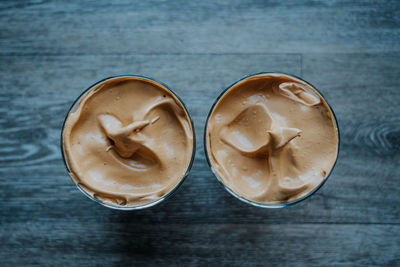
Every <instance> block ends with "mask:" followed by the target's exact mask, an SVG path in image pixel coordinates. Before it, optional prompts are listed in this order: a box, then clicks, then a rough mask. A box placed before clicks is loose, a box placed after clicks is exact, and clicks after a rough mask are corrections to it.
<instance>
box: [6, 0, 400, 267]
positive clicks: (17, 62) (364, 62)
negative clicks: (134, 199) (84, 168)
mask: <svg viewBox="0 0 400 267" xmlns="http://www.w3.org/2000/svg"><path fill="white" fill-rule="evenodd" d="M399 11H400V3H399V2H398V1H376V2H374V1H356V2H348V1H322V2H314V1H284V2H282V3H281V1H230V2H226V3H224V2H220V1H218V2H217V1H196V2H189V1H176V2H175V1H165V2H154V1H141V2H137V3H132V2H131V1H122V0H119V1H113V3H112V4H110V3H106V2H103V1H94V2H87V3H80V1H68V3H66V2H65V1H59V2H57V1H54V2H49V1H18V2H14V1H2V2H0V78H1V79H0V200H1V201H2V205H1V206H0V265H6V266H9V265H15V266H21V265H71V264H78V265H110V264H111V265H139V264H140V265H143V264H149V265H170V264H172V265H229V266H231V265H237V266H243V265H285V266H293V265H295V266H299V265H304V266H310V265H314V266H327V265H344V266H354V265H363V266H365V265H389V266H396V265H400V190H399V189H400V185H399V183H400V168H399V165H400V109H399V108H398V106H399V104H400V90H399V87H400V82H399V77H400V44H399V43H400V15H399V14H400V13H399ZM259 71H282V72H288V73H292V74H295V75H299V76H302V77H303V78H304V79H306V80H308V81H309V82H311V83H312V84H314V85H315V86H316V87H317V88H319V89H320V91H321V92H322V93H323V94H324V96H326V98H327V99H328V101H329V103H330V104H331V106H332V107H333V109H334V110H335V113H336V115H337V118H338V122H339V127H340V130H341V148H340V158H339V161H338V164H337V166H336V168H335V170H334V173H333V174H332V176H331V177H330V178H329V181H328V182H327V183H326V184H325V185H324V186H323V188H322V189H321V190H320V191H318V192H317V193H316V194H315V195H314V196H313V197H311V198H310V199H308V200H306V201H304V202H302V203H300V204H297V205H295V206H292V207H289V208H285V209H279V210H265V209H260V208H255V207H250V206H248V205H246V204H244V203H242V202H240V201H238V200H236V199H234V198H233V197H232V196H230V195H229V194H228V193H227V192H225V191H224V189H223V188H222V187H221V186H220V185H219V184H218V183H217V181H216V179H215V178H214V177H213V175H212V173H211V171H210V170H209V168H208V166H207V164H206V161H205V158H204V152H203V143H202V135H203V127H204V122H205V119H206V115H207V113H208V110H209V108H210V107H211V105H212V103H213V101H214V99H215V97H216V96H218V95H219V94H220V92H221V90H222V89H223V88H225V87H226V86H227V85H229V84H230V83H232V82H233V81H235V80H237V79H239V78H241V77H242V76H244V75H246V74H249V73H254V72H259ZM117 74H143V75H148V76H151V77H154V78H156V79H158V80H161V81H163V82H165V83H166V84H168V85H169V86H170V87H171V88H172V89H174V91H175V92H177V93H178V94H179V95H180V96H181V97H182V99H183V100H184V102H185V103H186V105H187V106H188V109H189V111H190V113H191V115H192V117H193V120H194V123H195V126H196V132H197V154H196V160H195V163H194V166H193V169H192V171H191V173H190V175H189V177H188V179H187V180H186V181H185V183H184V184H183V186H182V187H181V188H180V189H179V190H178V192H177V193H176V194H174V196H172V197H171V198H170V199H168V200H167V201H166V202H164V203H162V204H160V205H158V206H156V207H154V208H151V209H148V210H142V211H138V212H121V211H114V210H109V209H106V208H104V207H101V206H100V205H98V204H96V203H94V202H91V201H90V200H89V199H87V198H86V197H84V196H83V195H82V194H81V193H80V192H79V191H78V190H77V189H76V188H75V186H74V185H73V183H72V182H71V181H70V179H69V177H68V175H67V173H66V170H65V168H64V165H63V162H62V159H61V154H60V145H59V142H60V134H61V126H62V122H63V120H64V117H65V115H66V113H67V111H68V108H69V107H70V105H71V104H72V102H73V100H74V99H75V98H76V97H77V96H78V95H79V94H80V93H81V91H82V90H83V89H85V88H87V87H88V86H90V85H91V84H92V83H94V82H96V81H98V80H100V79H102V78H104V77H108V76H112V75H117Z"/></svg>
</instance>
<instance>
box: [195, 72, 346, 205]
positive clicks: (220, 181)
mask: <svg viewBox="0 0 400 267" xmlns="http://www.w3.org/2000/svg"><path fill="white" fill-rule="evenodd" d="M262 74H278V75H279V74H281V75H284V76H289V77H293V78H296V79H299V80H301V81H303V82H305V83H306V84H308V85H309V86H310V87H311V88H313V89H314V90H315V91H316V93H318V94H319V96H320V97H321V98H323V99H324V100H325V102H326V104H327V106H328V108H329V110H330V112H331V113H332V116H333V118H334V120H333V121H334V123H335V127H336V131H337V136H338V144H337V154H336V159H335V162H334V164H333V166H332V169H331V171H330V172H329V173H328V175H327V176H326V178H325V179H324V180H323V181H322V182H321V183H320V184H319V185H318V186H317V187H316V188H314V189H313V190H312V191H311V192H309V193H308V194H306V195H304V196H302V197H301V198H299V199H296V200H293V201H290V202H283V203H277V204H263V203H258V202H254V201H251V200H248V199H246V198H243V197H241V196H239V195H237V194H236V193H235V192H233V191H232V190H231V189H230V188H229V187H228V186H226V185H225V184H224V183H223V182H222V180H221V179H220V178H219V177H218V174H217V172H216V171H215V170H214V168H213V166H212V163H211V161H210V158H209V156H208V150H207V125H208V121H209V119H210V116H211V114H212V112H213V111H214V108H215V105H216V104H217V103H218V101H219V100H220V99H221V97H222V96H224V95H225V94H226V93H227V92H228V91H229V90H230V89H231V88H232V87H233V86H234V85H236V84H237V83H239V82H241V81H243V80H245V79H247V78H251V77H253V76H257V75H262ZM203 146H204V153H205V157H206V160H207V163H208V166H209V167H210V169H211V171H212V172H213V174H214V176H215V177H216V178H217V180H218V182H219V183H220V184H221V185H222V186H223V187H224V188H225V190H226V191H228V192H229V193H230V194H231V195H233V196H234V197H235V198H237V199H239V200H241V201H243V202H245V203H247V204H250V205H253V206H256V207H261V208H283V207H287V206H291V205H294V204H296V203H299V202H301V201H303V200H305V199H307V198H309V197H311V196H312V195H313V194H314V193H315V192H317V191H318V190H319V189H320V188H321V187H322V186H323V185H324V184H325V182H326V181H327V180H328V178H329V177H330V175H331V173H332V171H333V169H334V167H335V165H336V162H337V159H338V157H339V147H340V132H339V127H338V123H337V119H336V115H335V113H334V112H333V110H332V108H331V106H330V105H329V103H328V101H327V100H326V98H325V97H324V96H323V95H322V93H321V92H320V91H319V90H318V89H317V88H315V87H314V86H313V85H312V84H310V83H309V82H307V81H305V80H303V79H302V78H299V77H297V76H295V75H292V74H288V73H283V72H259V73H254V74H249V75H246V76H244V77H243V78H241V79H240V80H237V81H236V82H234V83H232V84H231V85H229V86H228V87H227V88H226V89H225V90H223V91H222V93H221V94H220V95H219V96H218V97H217V99H216V100H215V102H214V104H213V105H212V106H211V109H210V112H209V113H208V116H207V120H206V125H205V126H204V134H203Z"/></svg>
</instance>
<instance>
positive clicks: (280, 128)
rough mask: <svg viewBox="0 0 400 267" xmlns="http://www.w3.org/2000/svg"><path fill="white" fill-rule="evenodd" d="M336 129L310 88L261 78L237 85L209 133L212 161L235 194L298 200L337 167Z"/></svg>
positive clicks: (291, 80)
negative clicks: (335, 164)
mask: <svg viewBox="0 0 400 267" xmlns="http://www.w3.org/2000/svg"><path fill="white" fill-rule="evenodd" d="M338 141H339V140H338V130H337V126H336V122H335V119H334V117H333V114H332V112H331V110H330V108H329V107H328V105H327V103H326V102H325V100H324V99H323V98H322V97H321V95H320V94H319V93H318V92H317V91H316V90H315V89H313V88H312V87H311V86H310V85H308V84H307V83H305V82H304V81H302V80H299V79H297V78H295V77H292V76H289V75H284V74H259V75H255V76H250V77H248V78H245V79H243V80H241V81H239V82H238V83H236V84H235V85H233V86H232V87H231V88H230V89H228V91H227V92H225V94H224V95H223V96H222V97H221V98H220V99H219V101H218V102H217V104H216V105H215V107H214V109H213V111H212V113H211V115H210V117H209V120H208V123H207V129H206V143H207V144H206V145H207V153H208V157H209V160H210V162H211V165H212V168H213V169H214V171H215V172H216V174H217V176H218V178H219V179H220V180H221V181H222V182H223V183H224V184H225V185H226V186H227V187H228V188H229V189H230V190H231V191H233V192H234V193H236V194H237V195H239V196H240V197H242V198H245V199H247V200H250V201H253V202H257V203H262V204H280V203H287V202H292V201H295V200H297V199H299V198H301V197H303V196H305V195H306V194H308V193H310V192H311V191H313V189H315V188H316V187H317V186H318V185H320V184H321V183H322V182H323V181H324V179H325V178H326V177H327V175H328V174H329V173H330V171H331V169H332V168H333V166H334V163H335V161H336V157H337V153H338Z"/></svg>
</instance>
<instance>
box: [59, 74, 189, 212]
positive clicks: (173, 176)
mask: <svg viewBox="0 0 400 267" xmlns="http://www.w3.org/2000/svg"><path fill="white" fill-rule="evenodd" d="M193 144H194V140H193V130H192V124H191V122H190V119H189V116H188V114H187V113H186V111H185V109H184V107H183V105H182V104H181V102H180V101H179V100H178V99H177V97H175V96H174V95H173V94H172V93H171V92H170V91H169V90H168V89H167V88H165V87H164V86H162V85H161V84H159V83H156V82H154V81H153V80H150V79H147V78H142V77H133V76H123V77H116V78H111V79H108V80H105V81H103V82H101V83H99V84H97V85H96V86H94V87H93V88H91V89H90V90H89V91H87V92H86V93H85V94H84V95H83V96H82V97H81V98H80V100H79V101H78V103H77V104H76V105H75V107H74V108H73V109H72V110H71V112H70V114H69V115H68V117H67V120H66V122H65V126H64V131H63V152H64V156H65V161H66V163H67V166H68V169H69V171H70V175H71V177H72V179H73V180H74V181H75V183H77V184H78V185H79V186H80V187H81V188H82V189H83V190H85V191H86V192H87V193H89V194H90V195H91V196H93V197H94V198H96V199H98V200H100V201H102V202H103V203H106V204H111V205H114V206H125V207H128V206H139V205H144V204H148V203H151V202H154V201H156V200H159V199H160V198H162V197H163V196H165V195H166V194H168V193H169V192H170V191H171V190H173V189H174V188H175V187H176V186H177V185H178V184H179V183H180V181H181V180H182V178H183V177H184V175H185V173H186V171H187V170H188V167H189V165H190V162H191V158H192V153H193Z"/></svg>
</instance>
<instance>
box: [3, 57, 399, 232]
mask: <svg viewBox="0 0 400 267" xmlns="http://www.w3.org/2000/svg"><path fill="white" fill-rule="evenodd" d="M2 59H3V60H2V61H1V63H0V70H1V71H2V73H4V74H5V77H8V78H7V79H5V80H1V81H0V88H1V89H0V90H1V92H2V94H1V97H0V101H1V104H2V105H1V106H0V114H4V115H6V116H1V117H0V118H1V119H0V143H1V145H0V155H1V157H0V180H1V183H0V191H2V192H4V193H3V194H2V195H0V198H1V200H3V201H6V202H7V205H6V206H5V207H3V208H2V209H0V222H1V221H3V222H8V223H15V222H21V221H22V222H25V221H29V220H30V217H27V216H26V213H29V214H31V215H32V216H35V217H38V220H41V221H42V222H43V223H46V222H47V221H56V220H59V218H60V217H62V216H68V217H71V218H81V219H82V220H86V221H87V222H91V223H95V222H96V221H97V220H98V217H104V218H103V220H105V221H106V222H115V220H116V219H117V218H118V216H119V214H120V213H118V212H116V211H112V210H106V209H105V208H103V207H101V206H99V205H96V204H95V203H92V202H90V201H89V200H87V199H85V197H84V196H83V195H81V193H80V192H78V191H77V190H76V189H75V187H74V186H73V184H72V182H71V181H70V179H69V178H68V175H67V174H66V171H65V168H64V166H63V163H62V160H61V154H60V148H59V138H60V131H61V126H62V122H63V119H64V116H65V114H66V112H67V110H68V107H69V106H70V104H71V103H72V101H73V100H74V98H75V97H76V96H77V95H79V93H80V92H81V91H82V88H86V87H87V86H88V85H89V84H90V83H92V82H94V81H96V80H100V79H101V78H104V77H106V76H109V75H113V74H118V73H139V72H140V73H143V74H147V75H149V74H152V76H154V77H156V78H158V79H160V80H162V81H164V82H166V83H167V84H169V85H170V86H171V88H173V89H176V90H175V91H176V92H177V93H179V95H181V96H182V98H183V100H184V101H185V102H186V104H187V105H188V107H189V110H190V112H191V114H192V116H193V120H194V122H195V125H196V131H197V137H198V138H197V140H198V143H197V154H196V161H195V163H194V166H193V169H192V172H191V173H190V175H189V177H188V179H187V181H186V182H185V183H184V185H183V186H182V188H181V189H180V190H179V191H178V192H177V194H175V195H174V196H173V197H172V198H171V199H169V200H168V201H167V202H165V203H163V204H161V205H160V206H157V207H154V208H153V209H150V210H145V211H140V212H138V213H137V214H138V215H137V223H140V222H143V223H157V222H160V221H165V220H168V221H169V222H171V223H230V222H232V221H235V222H238V223H249V224H251V223H265V222H269V223H271V222H273V223H286V222H287V221H290V222H292V223H316V222H318V223H366V222H368V223H391V224H398V223H399V217H400V208H399V207H400V196H399V194H397V192H396V190H393V188H396V187H397V182H398V178H399V169H398V168H396V167H395V166H397V165H396V164H397V163H399V158H400V157H399V153H398V146H397V144H398V143H397V142H396V140H397V139H396V138H397V137H398V133H399V131H398V124H396V123H395V122H396V119H398V118H399V116H398V115H399V112H400V111H398V110H396V109H395V108H393V106H392V104H393V102H395V101H396V99H399V93H398V90H396V88H397V87H396V86H395V82H394V81H393V78H394V77H397V76H396V75H399V74H400V73H399V72H400V68H399V65H400V63H399V62H400V60H399V59H400V55H398V54H391V55H376V56H371V55H362V54H349V55H340V54H332V55H320V54H309V55H305V56H304V59H303V70H302V68H301V67H300V66H301V62H302V60H301V59H302V58H301V56H300V55H269V54H267V55H261V54H260V55H130V56H119V55H117V56H110V55H107V56H91V55H88V56H30V57H20V56H9V57H6V56H3V57H2ZM389 61H391V62H392V63H390V64H388V63H387V62H389ZM226 66H231V68H230V69H229V71H228V70H227V68H226ZM357 66H359V68H357ZM346 67H347V68H348V71H352V72H353V73H355V74H356V75H346V73H347V72H346ZM343 68H344V69H343ZM277 69H280V70H281V71H285V72H290V73H294V74H297V75H300V74H301V72H303V73H304V77H305V78H306V79H308V80H309V81H310V82H312V83H314V84H315V85H316V86H317V88H320V89H321V91H322V92H323V93H324V94H325V95H326V96H327V98H328V101H329V102H330V103H331V104H332V106H333V107H334V108H335V111H336V113H337V115H338V119H339V124H340V128H341V130H342V146H341V154H340V160H339V162H338V165H337V167H336V169H335V171H334V173H333V175H332V177H331V178H330V180H329V181H328V182H327V184H326V185H324V187H323V188H322V189H321V190H320V191H319V192H318V193H317V194H316V195H315V196H313V197H312V198H311V199H310V200H307V201H305V202H303V203H301V204H298V205H296V206H294V207H290V208H287V209H284V210H260V209H258V208H254V207H249V206H248V205H246V204H243V203H241V202H240V201H238V200H236V199H234V198H233V197H232V196H230V195H229V194H228V193H226V192H225V191H224V189H223V188H222V187H221V186H220V185H219V184H218V183H217V181H216V179H215V178H214V176H213V175H212V173H211V171H210V170H209V168H208V166H207V164H206V161H205V158H204V153H203V144H202V133H203V126H204V122H205V118H206V115H207V113H208V109H209V108H210V106H211V104H212V102H213V101H214V99H215V97H216V96H217V95H218V94H219V93H220V91H221V90H222V88H224V87H226V86H227V85H228V84H230V83H231V82H233V81H235V80H236V79H238V78H240V77H242V76H243V75H245V74H247V73H251V72H257V71H260V70H277ZM317 69H319V70H320V71H318V72H317V71H316V70H317ZM330 69H331V70H332V71H329V70H330ZM382 70H387V72H385V73H388V74H387V76H385V75H383V76H382V77H381V76H380V75H378V74H377V73H378V71H380V73H382ZM13 73H19V75H13ZM332 73H338V74H340V75H339V76H336V75H334V74H332ZM72 77H73V78H72ZM376 86H379V88H380V90H381V91H382V92H383V93H382V94H380V96H381V98H380V99H379V101H381V102H380V103H381V105H377V106H376V107H374V108H373V109H370V108H369V106H370V103H365V105H362V101H361V104H360V103H358V102H357V105H349V104H351V103H352V102H351V101H350V100H349V96H351V98H352V99H354V100H356V101H358V100H359V99H361V100H363V99H365V95H372V94H375V93H376V92H375V88H376ZM9 88H14V90H13V91H12V93H11V94H10V93H8V89H9ZM357 92H363V93H358V94H357ZM364 118H370V119H371V120H370V121H368V123H365V122H364ZM368 125H374V127H379V126H382V125H387V126H388V127H386V128H385V130H384V131H381V130H380V128H371V127H369V126H368ZM378 139H379V140H381V141H377V140H378ZM377 181H379V182H377ZM199 192H201V194H200V193H199ZM54 199H57V200H58V201H54ZM49 200H50V201H49ZM66 203H68V205H66ZM8 214H12V216H7V215H8Z"/></svg>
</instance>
